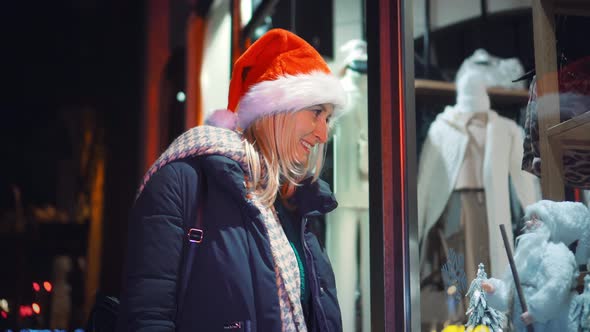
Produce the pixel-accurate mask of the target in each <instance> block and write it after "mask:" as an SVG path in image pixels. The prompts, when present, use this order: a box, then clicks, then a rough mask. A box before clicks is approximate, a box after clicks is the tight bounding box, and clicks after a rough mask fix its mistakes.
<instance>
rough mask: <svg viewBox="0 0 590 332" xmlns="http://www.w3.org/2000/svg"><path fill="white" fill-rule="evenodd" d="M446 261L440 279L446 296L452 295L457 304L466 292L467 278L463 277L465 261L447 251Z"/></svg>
mask: <svg viewBox="0 0 590 332" xmlns="http://www.w3.org/2000/svg"><path fill="white" fill-rule="evenodd" d="M448 255H449V258H448V261H447V262H446V263H445V264H444V265H443V267H442V278H443V283H444V285H445V289H446V290H447V294H449V295H452V296H453V298H454V299H455V301H456V302H457V303H458V302H460V301H461V297H463V294H464V293H465V291H466V290H467V277H466V276H465V259H464V258H463V255H462V254H458V253H456V252H455V251H454V250H453V249H449V253H448Z"/></svg>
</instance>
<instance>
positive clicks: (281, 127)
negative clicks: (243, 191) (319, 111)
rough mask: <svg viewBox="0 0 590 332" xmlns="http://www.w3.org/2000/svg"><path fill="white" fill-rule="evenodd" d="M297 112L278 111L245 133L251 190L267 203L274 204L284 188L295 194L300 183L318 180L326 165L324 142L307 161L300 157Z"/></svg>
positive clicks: (285, 194)
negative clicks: (295, 119)
mask: <svg viewBox="0 0 590 332" xmlns="http://www.w3.org/2000/svg"><path fill="white" fill-rule="evenodd" d="M294 114H295V112H285V113H282V112H281V113H277V114H272V115H268V116H264V117H262V118H260V119H258V120H256V121H254V122H253V123H252V124H251V125H250V126H249V127H248V128H247V129H246V130H245V131H244V133H243V135H244V138H245V139H246V142H245V143H244V144H245V150H246V161H247V163H248V166H249V179H248V180H249V181H248V183H249V186H250V187H249V188H248V189H249V190H253V191H254V192H255V193H256V194H257V195H258V196H259V197H260V199H261V200H262V202H263V203H264V204H265V205H266V206H272V204H273V203H274V201H275V200H276V197H277V194H278V193H279V191H280V194H281V197H282V198H283V199H287V198H289V197H291V196H292V195H293V194H294V193H295V190H296V187H297V186H299V183H300V182H301V181H302V180H303V179H305V178H307V177H309V176H313V181H316V180H317V179H318V178H319V176H320V172H321V170H322V167H323V161H324V144H317V145H316V146H315V147H314V149H313V150H312V151H311V153H310V155H309V158H308V159H307V161H305V162H304V163H302V162H301V161H298V160H297V159H296V153H295V151H296V149H297V144H299V141H298V140H297V139H296V137H294V135H295V131H294V126H295V121H294V119H293V115H294Z"/></svg>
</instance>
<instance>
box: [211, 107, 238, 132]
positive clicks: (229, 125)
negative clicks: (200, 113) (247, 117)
mask: <svg viewBox="0 0 590 332" xmlns="http://www.w3.org/2000/svg"><path fill="white" fill-rule="evenodd" d="M237 123H238V116H237V115H236V113H234V112H232V111H230V110H228V109H218V110H215V111H213V113H211V114H210V115H209V116H208V117H207V119H206V120H205V124H206V125H209V126H214V127H220V128H226V129H231V130H235V129H236V125H237Z"/></svg>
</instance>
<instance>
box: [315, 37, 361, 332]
mask: <svg viewBox="0 0 590 332" xmlns="http://www.w3.org/2000/svg"><path fill="white" fill-rule="evenodd" d="M342 51H343V52H345V54H346V57H345V68H344V72H343V76H342V79H341V82H342V86H343V87H344V90H345V91H346V93H347V96H348V112H347V113H346V114H345V115H343V116H342V117H341V118H340V119H339V120H338V123H337V125H336V126H335V128H334V130H333V132H334V134H333V137H332V139H333V149H334V150H333V158H334V194H335V195H336V197H337V198H338V209H336V210H335V211H333V212H332V213H330V214H328V216H327V225H326V226H327V227H326V248H327V251H328V256H329V257H330V260H331V262H332V267H333V268H334V272H335V276H336V284H337V285H338V301H339V303H340V310H341V312H342V323H343V324H342V325H343V328H344V331H345V332H348V331H355V326H357V325H359V326H362V331H370V330H371V311H370V303H371V302H370V293H371V290H370V280H369V271H370V266H369V260H370V257H369V174H368V172H369V159H368V151H369V150H368V135H367V133H368V124H367V118H368V114H367V106H368V102H367V74H366V71H363V70H362V69H363V68H365V69H366V61H367V49H366V43H365V42H364V41H362V40H350V41H349V42H347V43H345V44H344V45H343V46H342ZM363 63H364V64H365V65H364V66H363V65H362V64H363ZM359 253H360V255H359ZM359 258H360V259H359ZM359 294H360V299H359V298H358V297H359ZM358 302H360V315H358V314H357V312H358V310H357V308H358V307H357V303H358ZM359 318H360V320H361V322H358V320H359Z"/></svg>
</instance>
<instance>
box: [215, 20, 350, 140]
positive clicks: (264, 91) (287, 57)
mask: <svg viewBox="0 0 590 332" xmlns="http://www.w3.org/2000/svg"><path fill="white" fill-rule="evenodd" d="M345 102H346V94H345V92H344V90H343V89H342V86H341V85H340V82H339V80H338V78H337V77H336V76H334V75H333V74H332V73H331V71H330V68H328V65H327V64H326V62H325V61H324V59H323V58H322V56H321V55H320V54H319V53H318V52H317V51H316V50H315V49H314V48H313V47H312V46H311V45H309V44H308V43H307V42H306V41H305V40H303V39H301V38H300V37H298V36H296V35H295V34H293V33H291V32H289V31H286V30H282V29H273V30H270V31H268V32H267V33H266V34H264V35H263V36H262V37H261V38H260V39H258V40H257V41H256V42H255V43H253V44H252V45H251V46H250V47H249V48H248V49H247V50H246V52H244V54H243V55H242V56H241V57H240V58H239V59H238V60H237V61H236V63H235V64H234V68H233V72H232V78H231V81H230V86H229V96H228V105H227V109H221V110H216V111H214V112H213V113H212V114H211V115H210V116H209V117H208V118H207V120H206V123H207V124H209V125H213V126H217V127H223V128H228V129H232V130H233V129H237V128H239V129H246V128H248V126H249V125H250V124H251V123H252V122H253V121H254V120H256V119H258V118H260V117H263V116H265V115H270V114H276V113H283V112H293V111H298V110H301V109H303V108H306V107H309V106H313V105H318V104H326V103H330V104H333V105H334V115H333V116H338V115H339V113H341V111H342V109H343V108H344V104H345Z"/></svg>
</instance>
